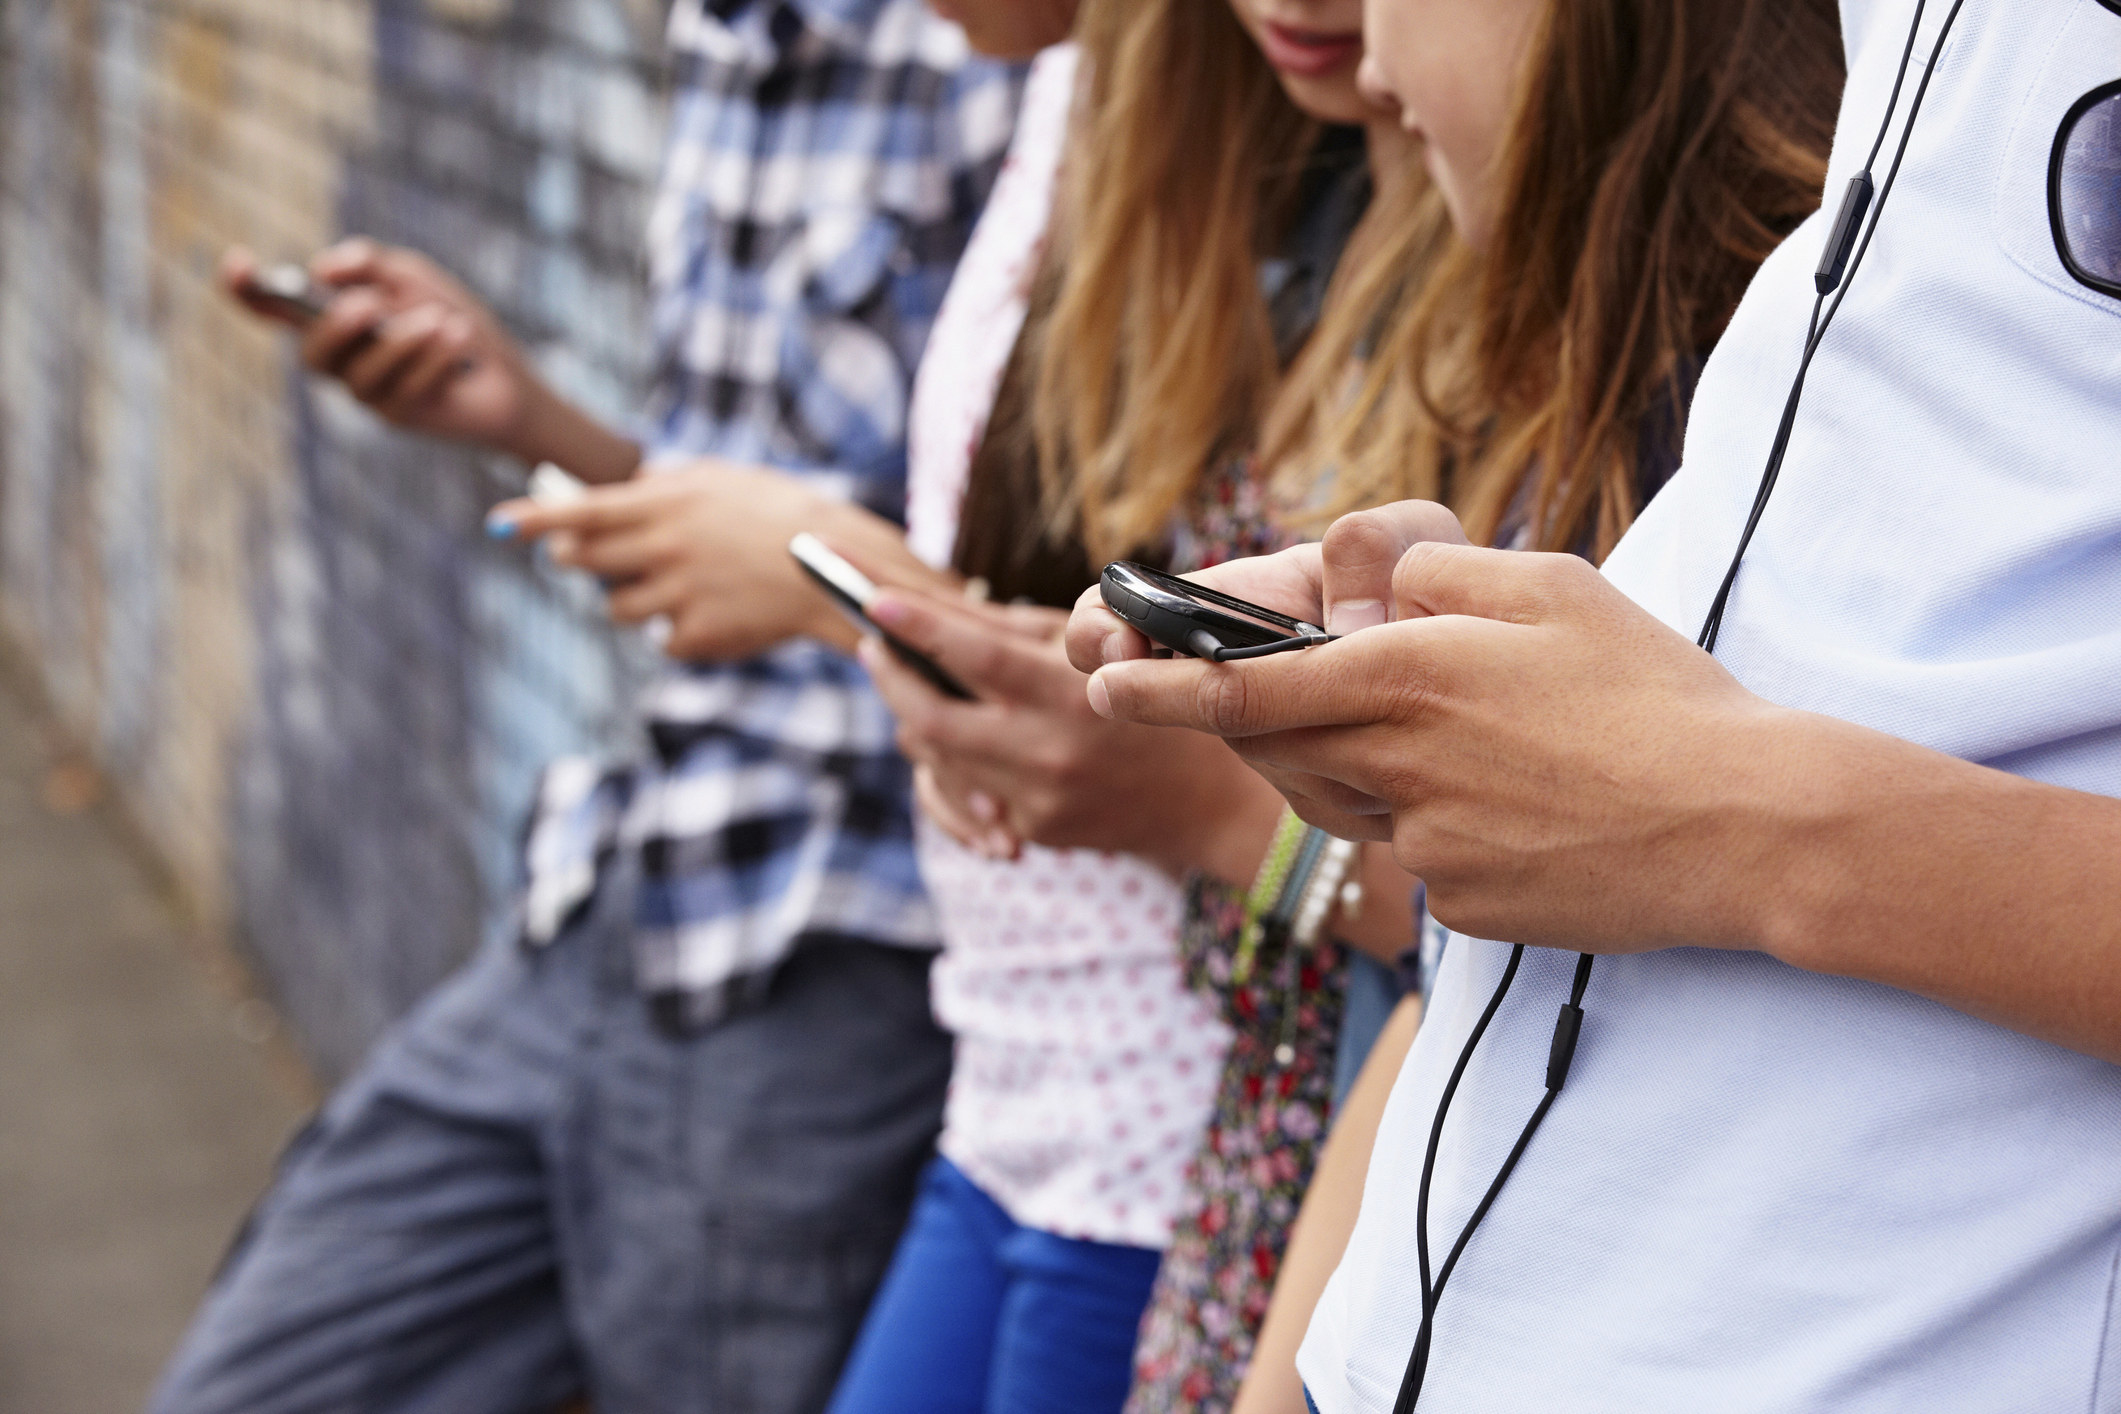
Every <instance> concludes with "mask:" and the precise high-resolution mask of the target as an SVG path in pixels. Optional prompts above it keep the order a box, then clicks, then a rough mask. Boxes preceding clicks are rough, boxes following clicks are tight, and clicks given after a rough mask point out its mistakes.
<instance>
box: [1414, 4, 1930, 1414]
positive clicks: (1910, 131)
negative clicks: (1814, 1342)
mask: <svg viewBox="0 0 2121 1414" xmlns="http://www.w3.org/2000/svg"><path fill="white" fill-rule="evenodd" d="M1927 3H1928V0H1915V16H1914V20H1913V22H1912V23H1911V24H1910V25H1909V26H1908V32H1907V45H1906V47H1905V48H1903V49H1902V50H1901V53H1900V67H1899V70H1898V72H1897V73H1895V75H1894V76H1893V92H1892V97H1891V98H1890V99H1889V100H1888V102H1887V104H1886V109H1885V118H1884V120H1883V121H1882V122H1880V123H1879V125H1878V136H1877V138H1876V140H1875V141H1873V142H1872V144H1871V150H1870V155H1869V156H1868V157H1867V158H1865V159H1864V164H1863V171H1862V172H1861V174H1860V175H1859V176H1858V177H1857V178H1856V179H1855V180H1854V181H1852V182H1851V183H1850V189H1849V191H1848V193H1847V194H1846V195H1845V196H1844V197H1843V206H1844V211H1845V210H1846V209H1847V207H1848V204H1849V203H1850V202H1853V201H1861V202H1862V203H1863V204H1864V205H1865V206H1868V207H1869V211H1868V213H1867V214H1868V216H1869V220H1868V221H1867V222H1865V221H1863V219H1862V217H1861V216H1860V215H1859V216H1858V218H1857V220H1856V222H1854V223H1847V222H1846V218H1845V217H1844V218H1843V219H1841V220H1837V221H1836V223H1835V225H1836V227H1837V228H1843V227H1844V226H1845V233H1844V230H1843V229H1836V230H1835V232H1834V233H1833V234H1832V235H1830V237H1829V242H1830V248H1829V250H1828V251H1827V255H1826V259H1825V260H1823V261H1822V265H1821V268H1822V271H1825V270H1827V269H1828V268H1829V262H1832V261H1833V258H1834V257H1835V256H1836V255H1837V254H1839V252H1837V251H1835V250H1834V249H1832V246H1833V245H1835V244H1839V245H1842V246H1846V245H1847V243H1848V242H1850V241H1853V240H1855V233H1856V232H1857V231H1859V230H1860V231H1861V232H1862V238H1861V240H1860V242H1857V243H1856V246H1855V251H1854V254H1853V256H1852V257H1848V258H1846V259H1844V260H1842V261H1840V262H1838V265H1839V268H1835V269H1834V273H1833V274H1832V276H1831V277H1830V279H1829V277H1827V276H1826V275H1824V274H1822V276H1821V277H1820V278H1821V284H1820V289H1819V294H1818V297H1817V298H1816V299H1815V300H1814V301H1813V302H1812V315H1811V320H1810V322H1809V324H1808V325H1807V327H1806V329H1805V335H1804V357H1803V358H1802V359H1801V360H1800V361H1799V363H1798V365H1797V375H1796V377H1795V378H1794V379H1793V380H1792V382H1791V384H1790V393H1789V397H1788V398H1787V400H1785V402H1784V404H1783V409H1782V420H1781V422H1780V423H1779V424H1778V425H1777V427H1776V430H1775V442H1774V445H1773V447H1772V448H1771V449H1770V450H1769V453H1768V462H1767V467H1766V469H1765V470H1764V471H1762V472H1761V476H1760V486H1759V489H1758V490H1757V491H1755V492H1754V495H1753V505H1752V510H1751V511H1750V513H1749V514H1748V515H1747V516H1746V522H1745V530H1744V532H1743V533H1742V534H1741V535H1740V536H1739V538H1738V548H1737V550H1736V552H1735V553H1734V554H1733V555H1732V556H1731V564H1730V568H1729V569H1728V570H1727V571H1725V573H1724V576H1723V581H1722V583H1721V585H1719V586H1718V588H1717V591H1716V598H1715V600H1714V602H1713V603H1712V604H1711V605H1710V607H1709V613H1708V617H1707V619H1706V620H1705V621H1704V622H1703V623H1702V626H1701V634H1700V636H1699V637H1698V638H1697V639H1696V643H1697V645H1698V646H1699V647H1701V648H1703V649H1705V650H1707V651H1708V652H1710V653H1714V652H1715V651H1716V640H1717V637H1718V636H1719V635H1720V634H1721V632H1722V630H1723V613H1724V608H1725V606H1726V605H1727V604H1728V603H1729V601H1730V597H1731V590H1732V587H1733V586H1734V585H1736V583H1737V582H1738V570H1739V567H1740V566H1741V565H1743V564H1744V562H1745V552H1746V549H1747V547H1748V546H1750V545H1751V544H1752V540H1753V532H1754V531H1755V530H1757V529H1758V528H1759V525H1760V518H1761V516H1762V515H1763V514H1765V513H1766V511H1767V505H1768V500H1769V498H1770V497H1772V496H1773V495H1774V493H1775V483H1776V482H1777V481H1778V480H1780V479H1781V475H1782V461H1783V458H1784V456H1785V455H1787V453H1788V451H1789V444H1790V434H1791V432H1792V431H1793V430H1794V429H1795V427H1796V425H1797V410H1798V407H1799V406H1800V405H1801V404H1802V403H1803V400H1804V385H1805V379H1806V378H1807V376H1808V375H1809V374H1810V373H1811V368H1812V360H1813V359H1814V358H1815V357H1817V355H1818V353H1819V346H1820V344H1821V343H1822V342H1824V340H1825V339H1826V332H1827V330H1828V329H1830V328H1832V327H1833V323H1834V316H1835V315H1837V314H1839V313H1840V311H1841V305H1842V301H1844V300H1846V299H1847V298H1848V292H1849V289H1850V287H1851V286H1852V285H1853V284H1854V282H1855V278H1856V272H1857V270H1859V269H1861V268H1862V265H1863V258H1864V256H1865V255H1867V254H1868V253H1869V252H1870V248H1871V239H1872V237H1874V236H1875V235H1877V233H1878V223H1879V222H1880V220H1881V219H1883V217H1884V215H1885V204H1886V201H1887V200H1888V199H1889V198H1890V197H1891V196H1892V194H1893V185H1894V183H1895V182H1896V181H1898V179H1899V177H1900V164H1901V163H1902V162H1903V161H1904V160H1906V157H1907V149H1908V143H1909V142H1910V140H1912V138H1913V137H1914V133H1915V119H1916V117H1917V115H1919V114H1920V113H1921V111H1922V100H1923V98H1924V97H1925V96H1926V95H1927V94H1928V93H1929V86H1930V80H1931V79H1932V78H1934V77H1936V74H1937V64H1938V61H1939V60H1940V59H1941V58H1942V57H1943V54H1944V45H1945V41H1947V40H1948V39H1950V38H1951V33H1952V26H1953V25H1954V24H1955V23H1956V22H1957V21H1958V19H1959V11H1960V10H1961V9H1962V8H1964V7H1965V4H1966V0H1953V3H1952V8H1951V13H1949V14H1948V15H1946V16H1945V19H1944V26H1943V28H1942V29H1941V30H1939V31H1938V34H1937V42H1936V44H1935V45H1934V46H1933V47H1932V48H1931V50H1930V58H1929V64H1928V67H1927V68H1926V69H1925V70H1924V71H1923V75H1922V82H1921V83H1920V84H1918V85H1916V87H1915V96H1914V98H1913V99H1912V100H1911V101H1910V103H1909V105H1908V113H1907V122H1906V124H1905V125H1904V126H1903V127H1902V129H1901V132H1900V142H1899V145H1898V146H1897V147H1896V148H1895V149H1894V151H1893V165H1892V167H1891V168H1890V169H1888V171H1887V172H1886V177H1885V185H1884V186H1883V187H1882V188H1880V189H1879V191H1878V199H1877V202H1876V204H1875V205H1872V204H1871V203H1870V181H1871V169H1872V168H1873V167H1875V166H1876V165H1877V161H1878V154H1879V153H1881V152H1883V151H1884V150H1885V140H1886V138H1887V137H1888V136H1889V135H1890V134H1891V133H1892V128H1893V117H1894V114H1895V113H1896V112H1898V110H1899V107H1900V94H1901V89H1902V87H1903V85H1905V84H1906V82H1907V71H1908V66H1909V64H1910V63H1912V62H1913V59H1914V53H1915V44H1916V41H1917V40H1918V39H1919V38H1920V37H1921V34H1922V16H1923V12H1924V10H1925V8H1926V7H1927ZM1859 209H1860V208H1859ZM1829 296H1832V299H1833V303H1832V304H1828V303H1827V300H1828V297H1829ZM1523 960H1524V944H1522V943H1519V944H1517V945H1516V946H1514V947H1513V948H1511V950H1510V958H1509V961H1508V963H1507V964H1506V965H1505V966H1504V967H1503V970H1502V978H1501V980H1500V981H1498V982H1497V983H1496V986H1495V992H1494V995H1492V996H1491V997H1489V999H1488V1005H1487V1008H1486V1010H1484V1011H1483V1012H1481V1014H1480V1020H1479V1022H1477V1023H1476V1024H1475V1025H1474V1027H1473V1031H1472V1034H1471V1035H1470V1036H1468V1037H1467V1038H1466V1043H1465V1046H1464V1047H1463V1048H1462V1049H1461V1050H1460V1051H1459V1053H1458V1062H1457V1064H1456V1065H1455V1066H1453V1067H1452V1069H1451V1076H1450V1079H1449V1080H1448V1081H1447V1082H1446V1083H1445V1085H1444V1090H1443V1095H1442V1097H1441V1099H1439V1100H1438V1102H1437V1106H1436V1117H1435V1119H1434V1121H1433V1122H1432V1123H1431V1124H1430V1126H1429V1146H1428V1151H1427V1152H1426V1153H1425V1154H1424V1155H1423V1158H1422V1164H1421V1188H1420V1193H1419V1196H1418V1197H1417V1198H1416V1200H1415V1205H1414V1212H1415V1216H1414V1223H1415V1228H1414V1246H1415V1252H1416V1254H1417V1257H1418V1260H1419V1263H1420V1269H1421V1325H1420V1327H1419V1329H1418V1330H1417V1331H1416V1333H1415V1337H1414V1349H1413V1351H1412V1352H1411V1353H1410V1354H1409V1355H1408V1357H1407V1370H1406V1374H1405V1376H1404V1377H1403V1378H1402V1379H1401V1381H1400V1385H1399V1398H1398V1399H1397V1400H1395V1401H1394V1402H1393V1405H1392V1414H1413V1410H1414V1406H1415V1403H1416V1401H1418V1400H1419V1399H1420V1398H1421V1387H1422V1383H1423V1381H1424V1380H1425V1379H1426V1377H1427V1375H1428V1368H1429V1349H1430V1346H1431V1344H1432V1342H1433V1340H1434V1337H1435V1330H1436V1308H1437V1305H1438V1304H1439V1303H1440V1302H1441V1301H1442V1299H1443V1288H1444V1283H1446V1282H1447V1281H1449V1280H1450V1278H1451V1273H1452V1271H1453V1270H1454V1269H1455V1268H1456V1267H1457V1265H1458V1259H1459V1258H1460V1257H1461V1256H1462V1255H1463V1254H1464V1253H1465V1250H1466V1244H1467V1243H1469V1242H1471V1241H1472V1240H1473V1233H1474V1230H1475V1229H1476V1228H1478V1227H1479V1226H1480V1222H1481V1219H1483V1218H1485V1217H1486V1216H1487V1215H1488V1210H1489V1209H1490V1208H1491V1207H1493V1206H1494V1204H1495V1200H1496V1198H1497V1197H1498V1196H1499V1195H1500V1194H1501V1192H1502V1187H1503V1184H1504V1183H1505V1182H1507V1181H1508V1179H1509V1177H1510V1174H1511V1173H1512V1172H1513V1171H1514V1170H1515V1169H1516V1167H1517V1162H1518V1160H1519V1159H1521V1158H1523V1157H1524V1153H1525V1150H1526V1149H1527V1148H1528V1147H1530V1145H1531V1142H1532V1136H1533V1135H1534V1134H1535V1133H1537V1132H1538V1130H1539V1126H1540V1124H1541V1122H1542V1121H1544V1120H1545V1119H1546V1117H1547V1111H1548V1110H1550V1109H1551V1108H1553V1105H1554V1099H1555V1097H1556V1096H1558V1095H1559V1094H1560V1093H1561V1087H1562V1083H1563V1082H1564V1081H1565V1080H1567V1078H1568V1071H1569V1062H1570V1060H1571V1059H1572V1058H1573V1057H1574V1054H1575V1049H1576V1038H1577V1035H1578V1033H1579V1032H1580V1030H1581V1028H1582V1025H1583V994H1584V989H1585V988H1586V987H1587V986H1589V984H1590V980H1591V966H1592V962H1593V958H1592V956H1591V954H1589V953H1584V954H1581V955H1580V956H1579V957H1578V958H1577V959H1576V976H1575V980H1574V982H1573V984H1572V985H1571V987H1570V990H1569V1000H1568V1002H1567V1003H1566V1004H1564V1005H1563V1007H1562V1009H1561V1017H1560V1019H1559V1020H1558V1021H1557V1022H1556V1023H1555V1027H1554V1042H1553V1046H1552V1049H1551V1050H1550V1052H1549V1054H1548V1058H1547V1090H1546V1093H1545V1094H1544V1095H1542V1096H1541V1097H1540V1100H1539V1104H1538V1105H1537V1106H1536V1107H1535V1108H1534V1109H1533V1111H1532V1115H1531V1118H1530V1119H1528V1120H1527V1121H1526V1122H1525V1126H1524V1129H1523V1130H1522V1132H1520V1133H1519V1134H1518V1136H1517V1143H1516V1145H1515V1146H1514V1147H1513V1148H1512V1149H1511V1150H1510V1154H1509V1157H1508V1158H1506V1159H1504V1160H1503V1163H1502V1167H1501V1168H1500V1169H1498V1170H1497V1171H1496V1174H1495V1179H1494V1181H1493V1182H1492V1183H1490V1184H1489V1185H1488V1190H1487V1192H1486V1193H1485V1194H1483V1195H1482V1196H1481V1200H1480V1203H1479V1205H1478V1206H1476V1207H1475V1208H1474V1209H1473V1213H1472V1216H1471V1217H1469V1218H1468V1219H1467V1220H1466V1225H1465V1227H1464V1228H1462V1229H1461V1230H1460V1231H1459V1234H1458V1240H1457V1241H1456V1242H1454V1243H1453V1244H1452V1245H1451V1252H1450V1255H1449V1256H1448V1257H1446V1258H1445V1260H1444V1264H1443V1267H1442V1269H1441V1270H1440V1271H1439V1272H1437V1274H1436V1277H1435V1280H1434V1281H1433V1282H1432V1281H1431V1280H1430V1276H1429V1190H1430V1187H1431V1184H1432V1183H1433V1181H1434V1178H1435V1172H1436V1152H1437V1150H1438V1148H1439V1147H1441V1145H1442V1142H1443V1127H1444V1121H1445V1119H1446V1118H1447V1117H1448V1116H1449V1114H1450V1110H1451V1101H1452V1099H1453V1098H1454V1097H1455V1096H1456V1095H1457V1093H1458V1083H1459V1081H1460V1080H1461V1079H1462V1078H1463V1077H1464V1075H1465V1071H1466V1067H1467V1066H1468V1065H1470V1064H1471V1063H1472V1060H1473V1053H1474V1051H1475V1050H1477V1049H1478V1048H1479V1045H1480V1041H1481V1038H1482V1037H1483V1036H1485V1035H1486V1034H1487V1030H1488V1025H1489V1023H1491V1022H1492V1021H1494V1019H1495V1015H1496V1013H1497V1012H1499V1011H1500V1010H1501V1009H1502V1004H1503V1001H1504V999H1505V998H1507V997H1508V996H1509V993H1510V986H1511V984H1512V983H1513V982H1515V981H1516V980H1517V971H1518V967H1519V965H1520V964H1521V963H1522V962H1523Z"/></svg>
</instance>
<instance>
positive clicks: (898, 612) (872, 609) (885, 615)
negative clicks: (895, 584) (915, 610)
mask: <svg viewBox="0 0 2121 1414" xmlns="http://www.w3.org/2000/svg"><path fill="white" fill-rule="evenodd" d="M866 612H867V613H868V615H869V617H870V619H871V620H873V621H874V622H876V623H880V624H882V625H883V626H884V627H885V628H899V627H901V626H902V625H904V624H905V622H906V606H905V605H904V604H901V603H899V601H898V600H896V599H894V598H892V597H891V596H890V595H888V594H879V595H878V596H877V597H876V598H874V599H871V600H870V601H869V607H868V609H867V610H866Z"/></svg>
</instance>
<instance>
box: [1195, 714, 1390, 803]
mask: <svg viewBox="0 0 2121 1414" xmlns="http://www.w3.org/2000/svg"><path fill="white" fill-rule="evenodd" d="M1409 730H1410V729H1409V728H1406V727H1402V726H1400V725H1399V724H1397V723H1391V724H1383V725H1375V726H1355V727H1313V728H1306V729H1300V730H1296V731H1286V732H1267V733H1264V734H1262V735H1260V736H1251V737H1245V738H1244V739H1242V740H1240V741H1233V742H1231V743H1230V745H1231V747H1232V749H1233V750H1235V751H1236V752H1237V754H1238V755H1239V756H1241V757H1243V758H1244V761H1245V764H1247V765H1249V766H1250V767H1251V768H1252V769H1253V770H1255V771H1257V772H1259V773H1260V774H1261V775H1263V776H1265V777H1266V778H1267V779H1268V780H1270V781H1273V782H1274V783H1275V788H1276V789H1278V790H1283V791H1284V793H1285V794H1297V795H1302V796H1303V797H1304V798H1305V799H1306V800H1307V801H1309V802H1310V803H1312V804H1313V805H1314V806H1316V807H1317V808H1319V809H1321V810H1327V811H1332V812H1334V813H1336V814H1341V815H1347V816H1355V817H1360V816H1370V815H1380V814H1386V813H1389V811H1390V809H1391V806H1390V805H1389V804H1387V795H1388V792H1389V791H1390V789H1391V788H1392V787H1393V786H1394V785H1397V786H1398V787H1400V793H1401V794H1404V792H1405V787H1406V781H1405V779H1404V778H1403V777H1402V778H1400V779H1398V780H1397V781H1388V780H1387V779H1386V769H1387V767H1388V766H1389V764H1390V763H1391V762H1393V761H1395V760H1397V759H1399V757H1400V756H1401V755H1403V753H1396V752H1394V751H1393V747H1394V746H1401V747H1403V746H1404V745H1405V744H1406V739H1407V736H1406V734H1407V732H1408V731H1409ZM1386 734H1393V735H1394V736H1395V737H1396V740H1381V739H1380V738H1381V737H1383V736H1385V735H1386Z"/></svg>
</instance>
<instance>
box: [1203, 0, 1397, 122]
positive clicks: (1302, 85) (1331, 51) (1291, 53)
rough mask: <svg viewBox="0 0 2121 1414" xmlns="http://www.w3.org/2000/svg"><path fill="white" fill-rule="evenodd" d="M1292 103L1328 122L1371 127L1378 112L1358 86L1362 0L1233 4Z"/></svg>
mask: <svg viewBox="0 0 2121 1414" xmlns="http://www.w3.org/2000/svg"><path fill="white" fill-rule="evenodd" d="M1230 8H1231V9H1232V10H1235V11H1236V12H1237V22H1238V23H1239V24H1241V25H1243V26H1244V27H1245V33H1247V34H1249V35H1251V36H1252V42H1253V43H1254V44H1257V45H1258V46H1259V51H1260V53H1262V54H1264V55H1266V58H1267V63H1269V64H1270V65H1272V66H1273V68H1274V72H1275V75H1276V76H1277V77H1279V78H1280V79H1281V86H1282V90H1283V92H1285V93H1287V94H1288V95H1289V101H1290V102H1291V103H1294V104H1295V105H1296V106H1297V107H1299V108H1301V109H1303V110H1304V112H1306V113H1308V114H1310V115H1311V116H1312V117H1314V118H1316V119H1318V120H1319V121H1320V122H1323V123H1348V124H1354V123H1366V122H1371V121H1374V120H1375V119H1376V118H1377V110H1376V109H1375V108H1373V107H1371V106H1370V104H1369V103H1368V102H1367V101H1366V100H1365V99H1364V98H1363V96H1362V91H1361V90H1360V89H1358V88H1357V87H1356V86H1355V72H1356V69H1357V68H1358V67H1359V66H1360V65H1361V63H1362V0H1230Z"/></svg>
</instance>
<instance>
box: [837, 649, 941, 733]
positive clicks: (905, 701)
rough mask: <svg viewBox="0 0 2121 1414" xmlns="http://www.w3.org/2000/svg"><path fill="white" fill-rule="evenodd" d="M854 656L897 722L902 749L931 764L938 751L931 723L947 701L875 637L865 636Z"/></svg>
mask: <svg viewBox="0 0 2121 1414" xmlns="http://www.w3.org/2000/svg"><path fill="white" fill-rule="evenodd" d="M854 656H855V658H856V659H857V660H858V661H859V662H860V663H861V665H862V667H863V668H865V669H867V670H868V673H869V680H870V682H871V683H873V684H874V685H875V687H876V693H877V696H879V697H881V698H883V699H884V706H885V707H887V708H889V709H890V711H891V715H892V717H893V718H894V719H896V720H897V722H898V740H899V748H900V750H902V751H904V752H905V753H906V755H907V757H908V758H909V759H911V760H913V761H915V762H922V763H932V762H933V761H934V760H935V757H936V752H935V750H934V748H933V746H932V744H931V743H930V741H929V725H928V724H929V720H930V718H931V716H932V715H933V714H934V712H935V711H936V709H937V708H938V707H939V706H941V705H942V704H943V703H944V701H945V699H944V697H943V695H942V694H941V693H939V692H937V691H936V690H935V689H934V688H932V687H930V686H929V685H928V683H927V681H926V680H925V679H923V678H922V677H921V676H920V674H918V673H916V672H914V671H913V670H912V669H910V668H908V667H907V666H906V665H905V664H903V663H901V662H899V660H898V659H897V658H896V657H894V656H893V655H892V653H891V650H890V649H889V648H887V647H885V646H884V643H883V641H882V640H881V639H879V638H878V637H877V636H876V635H875V634H866V635H864V636H863V638H862V641H861V642H860V643H857V644H856V645H855V647H854Z"/></svg>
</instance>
